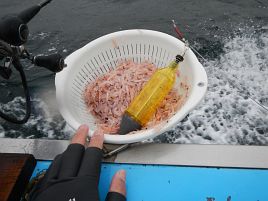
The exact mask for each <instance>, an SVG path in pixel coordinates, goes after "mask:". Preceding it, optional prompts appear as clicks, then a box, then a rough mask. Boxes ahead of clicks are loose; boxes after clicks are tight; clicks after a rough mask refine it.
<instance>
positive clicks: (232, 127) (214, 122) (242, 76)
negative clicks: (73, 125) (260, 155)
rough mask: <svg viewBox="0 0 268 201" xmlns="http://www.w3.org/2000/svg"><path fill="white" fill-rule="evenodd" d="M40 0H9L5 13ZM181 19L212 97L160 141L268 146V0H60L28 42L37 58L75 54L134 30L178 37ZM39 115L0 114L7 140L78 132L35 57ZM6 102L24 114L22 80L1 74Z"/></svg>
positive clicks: (2, 5)
mask: <svg viewBox="0 0 268 201" xmlns="http://www.w3.org/2000/svg"><path fill="white" fill-rule="evenodd" d="M33 3H36V1H34V0H25V1H23V4H22V3H21V1H20V0H12V1H10V0H1V2H0V10H1V17H2V16H4V15H6V14H8V13H16V12H19V11H20V10H21V9H22V8H24V7H27V6H30V5H32V4H33ZM171 19H175V20H176V22H177V24H178V25H179V27H180V29H181V31H182V32H183V33H184V34H185V37H186V38H187V39H188V40H189V41H190V43H191V45H192V46H193V47H194V48H195V49H197V50H198V51H199V52H200V54H202V56H203V57H204V58H205V60H203V59H202V58H200V57H199V60H200V62H201V63H202V64H203V66H204V67H205V69H206V72H207V74H208V82H209V85H208V92H207V94H206V97H205V99H204V101H202V102H201V103H200V104H199V105H198V107H196V108H195V110H193V111H192V112H191V113H190V114H189V115H188V116H187V117H186V118H185V119H184V120H183V121H182V122H180V123H178V125H177V126H176V127H175V128H174V129H172V130H171V131H168V132H167V133H165V134H163V135H161V136H159V137H157V138H156V139H154V141H157V142H168V143H197V144H252V145H267V144H268V112H267V110H266V109H265V107H266V108H268V81H267V80H268V2H267V0H258V1H253V0H244V1H234V0H228V1H227V0H226V1H223V0H207V1H202V2H200V1H198V0H190V1H188V0H187V1H175V0H165V1H164V0H146V1H142V0H134V1H121V0H112V1H108V0H99V1H87V0H77V1H71V0H57V1H52V3H51V4H49V5H48V6H47V7H46V8H44V9H43V10H42V11H41V12H40V13H39V14H38V15H37V16H36V17H35V18H34V19H33V20H32V21H31V22H30V23H29V28H30V33H31V34H30V36H29V41H28V43H27V44H26V47H27V48H28V50H29V51H30V52H31V53H33V54H34V55H37V54H51V53H55V52H58V53H61V54H62V55H63V56H67V55H68V54H70V53H71V52H73V51H75V50H76V49H78V48H80V47H82V46H83V45H85V44H87V43H88V42H90V41H92V40H93V39H96V38H97V37H100V36H102V35H105V34H108V33H111V32H114V31H119V30H124V29H133V28H144V29H152V30H157V31H162V32H165V33H168V34H170V35H173V36H175V33H174V32H173V30H172V25H171ZM23 64H24V65H25V73H26V76H27V80H28V84H29V88H30V90H31V99H32V115H31V118H30V119H29V121H28V122H27V123H26V124H24V125H15V124H11V123H8V122H6V121H4V120H2V119H0V137H12V138H49V139H68V138H69V137H70V135H72V133H73V131H72V130H71V129H70V128H69V127H68V125H66V123H65V121H64V120H63V119H62V117H61V115H60V114H59V112H58V110H57V103H56V98H55V96H56V95H55V86H54V74H53V73H51V72H49V71H47V70H46V69H43V68H39V67H34V66H33V65H30V64H29V63H27V62H23ZM0 92H1V96H0V102H2V103H3V102H4V103H6V102H7V104H5V105H3V104H1V105H0V107H1V109H2V110H5V111H6V112H10V111H11V110H12V111H13V112H16V113H17V114H18V115H21V109H20V108H21V106H23V104H24V103H25V101H24V99H23V98H22V97H21V95H22V92H21V87H20V80H19V77H18V75H17V74H14V75H13V76H12V78H11V80H10V81H8V82H7V81H5V80H3V79H2V78H0Z"/></svg>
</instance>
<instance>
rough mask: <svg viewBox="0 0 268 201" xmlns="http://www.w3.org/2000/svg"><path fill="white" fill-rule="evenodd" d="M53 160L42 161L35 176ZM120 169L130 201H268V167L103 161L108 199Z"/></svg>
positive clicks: (102, 191)
mask: <svg viewBox="0 0 268 201" xmlns="http://www.w3.org/2000/svg"><path fill="white" fill-rule="evenodd" d="M50 163H51V161H38V163H37V165H36V168H35V170H34V172H33V175H32V177H34V176H36V174H37V173H39V172H40V171H44V170H46V169H47V168H48V167H49V165H50ZM119 169H125V170H126V172H127V178H126V180H127V200H128V201H139V200H140V201H142V200H143V201H150V200H153V201H165V200H167V201H178V200H187V201H232V200H239V201H267V200H268V191H267V190H266V189H267V186H268V170H267V169H243V168H211V167H185V166H168V165H142V164H117V163H103V164H102V169H101V177H100V183H99V189H100V200H101V201H104V200H105V196H106V193H107V192H108V189H109V185H110V181H111V179H112V176H113V175H114V173H115V172H116V171H117V170H119Z"/></svg>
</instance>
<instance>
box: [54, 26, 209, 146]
mask: <svg viewBox="0 0 268 201" xmlns="http://www.w3.org/2000/svg"><path fill="white" fill-rule="evenodd" d="M183 50H184V44H183V43H182V42H181V41H180V40H178V39H176V38H175V37H172V36H170V35H168V34H165V33H161V32H157V31H151V30H143V29H136V30H125V31H119V32H115V33H111V34H108V35H105V36H102V37H100V38H98V39H96V40H94V41H92V42H90V43H88V44H87V45H86V46H84V47H82V48H81V49H78V50H77V51H75V52H73V53H72V54H71V55H69V56H68V57H67V58H66V59H65V62H66V64H67V68H65V69H64V70H63V71H62V72H60V73H58V74H57V75H56V78H55V84H56V96H57V101H58V106H59V110H60V112H61V114H62V116H63V118H64V119H65V120H66V122H67V123H68V124H69V125H70V126H71V127H72V128H73V129H75V130H76V129H78V127H79V126H80V125H81V124H83V123H86V124H88V125H89V127H90V133H89V135H92V133H93V131H94V130H95V129H96V125H95V120H94V117H93V116H92V115H91V114H90V113H89V112H88V109H87V107H86V105H85V102H84V98H83V92H84V90H85V87H86V86H87V85H88V83H90V82H92V81H93V80H94V79H96V78H97V77H98V76H101V75H103V74H104V73H106V72H108V71H109V70H111V69H114V68H115V67H116V65H117V62H118V61H120V60H129V59H132V60H133V61H134V62H143V61H150V62H153V63H154V64H155V65H156V66H157V67H163V66H165V65H167V64H168V63H170V62H171V61H172V60H173V59H174V58H175V55H177V54H178V53H180V54H181V53H182V52H183ZM180 78H183V79H187V83H188V85H189V86H190V91H189V96H188V98H187V100H186V102H185V103H184V105H183V106H182V107H181V108H180V109H179V110H178V111H177V113H176V114H175V115H174V116H172V117H171V118H170V119H169V121H168V122H167V123H166V122H165V123H162V124H161V125H157V126H156V127H154V128H151V129H148V130H142V131H138V132H137V133H135V134H130V135H109V134H105V136H104V140H105V142H107V143H114V144H124V143H133V142H138V141H142V140H146V139H150V138H153V137H156V136H157V135H159V134H161V133H163V132H165V131H167V130H169V129H170V128H171V127H173V126H175V125H176V124H177V123H178V122H179V121H181V120H182V119H183V118H184V117H185V116H186V115H187V114H188V113H189V112H190V111H191V110H192V109H193V108H194V107H195V106H196V105H197V104H198V103H199V102H200V101H201V100H202V98H203V97H204V95H205V93H206V89H207V75H206V72H205V70H204V68H203V66H202V65H201V64H200V63H199V61H198V60H197V58H196V56H195V55H194V53H193V52H192V51H191V50H188V51H187V53H186V55H185V59H184V61H183V62H182V63H181V64H180Z"/></svg>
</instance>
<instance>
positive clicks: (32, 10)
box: [0, 0, 65, 124]
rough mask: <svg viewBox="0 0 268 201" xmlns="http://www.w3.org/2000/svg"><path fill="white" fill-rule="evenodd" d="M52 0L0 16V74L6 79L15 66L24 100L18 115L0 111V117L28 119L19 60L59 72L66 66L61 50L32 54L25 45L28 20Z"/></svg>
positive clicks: (27, 97)
mask: <svg viewBox="0 0 268 201" xmlns="http://www.w3.org/2000/svg"><path fill="white" fill-rule="evenodd" d="M51 1H52V0H45V1H43V2H41V3H40V4H37V5H34V6H31V7H29V8H27V9H25V10H23V11H22V12H20V13H19V14H17V15H7V16H5V17H3V18H2V19H1V20H0V77H2V78H3V79H5V80H9V79H10V77H11V75H12V73H13V71H12V67H14V68H15V70H17V71H18V72H19V74H20V77H21V81H22V87H23V90H24V96H25V100H26V112H25V115H24V117H23V118H21V119H18V118H16V117H14V116H10V115H8V114H6V113H4V112H2V111H0V117H1V118H3V119H5V120H7V121H9V122H12V123H16V124H23V123H26V122H27V121H28V119H29V118H30V115H31V100H30V93H29V89H28V85H27V80H26V76H25V73H24V70H23V66H22V64H21V62H20V60H21V59H27V60H28V61H30V62H31V63H32V64H34V65H36V66H40V67H44V68H47V69H48V70H50V71H52V72H55V73H57V72H60V71H61V70H62V69H63V68H64V67H65V63H64V59H63V57H62V56H61V55H60V54H57V53H56V54H51V55H46V56H32V55H31V54H30V53H29V52H28V51H27V49H26V48H25V46H24V44H25V43H26V42H27V40H28V36H29V28H28V25H27V24H28V23H29V22H30V21H31V20H32V19H33V18H34V17H35V16H36V15H37V13H38V12H39V11H40V10H41V9H42V8H43V7H45V6H46V5H47V4H49V3H50V2H51Z"/></svg>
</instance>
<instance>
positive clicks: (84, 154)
mask: <svg viewBox="0 0 268 201" xmlns="http://www.w3.org/2000/svg"><path fill="white" fill-rule="evenodd" d="M101 160H102V150H101V149H99V148H96V147H89V148H87V149H86V150H85V148H84V146H82V145H81V144H70V145H69V146H68V148H67V150H66V151H65V152H64V153H62V154H60V155H58V156H57V157H56V158H55V159H54V161H53V162H52V164H51V166H50V167H49V168H48V170H47V172H46V174H45V176H44V177H43V178H42V179H41V180H40V181H39V182H38V183H37V185H36V186H35V188H34V189H33V190H32V192H31V193H30V201H54V200H55V201H99V192H98V184H99V177H100V169H101ZM125 200H126V198H125V196H123V195H121V194H120V193H116V192H109V193H108V195H107V197H106V201H125Z"/></svg>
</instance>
